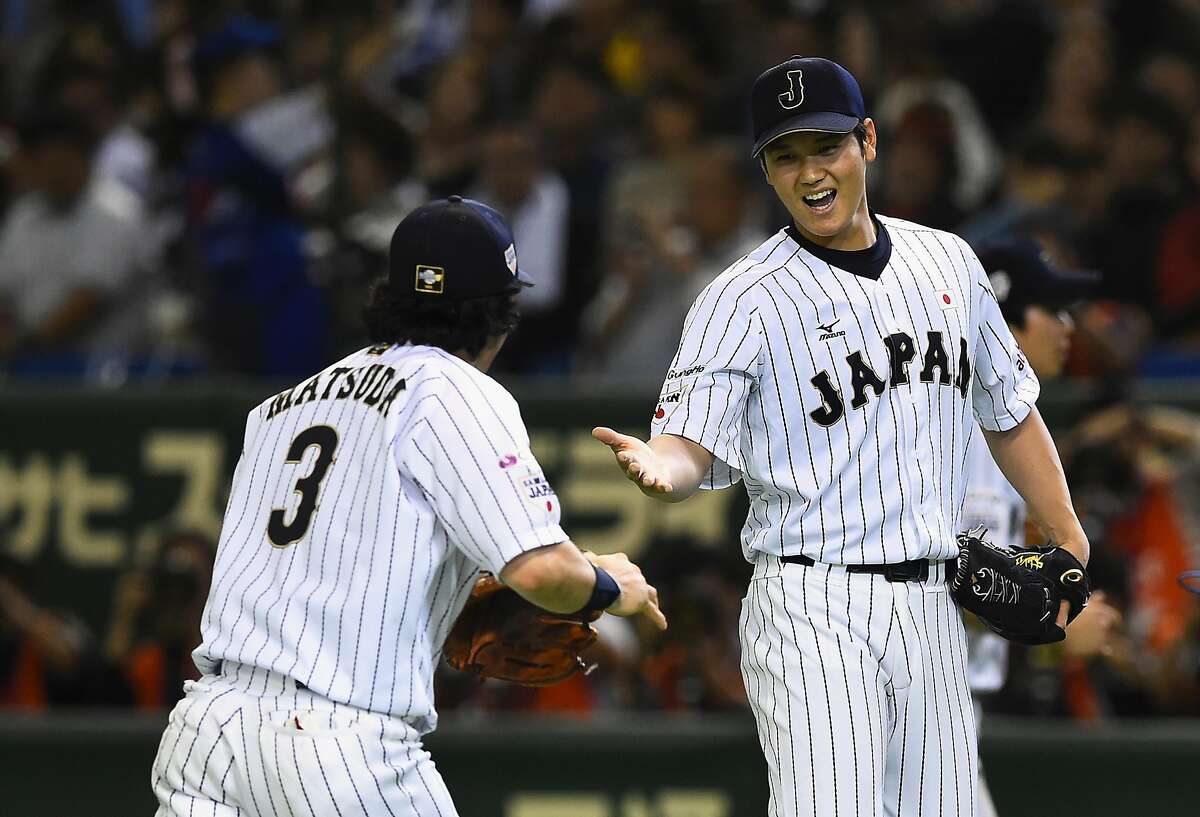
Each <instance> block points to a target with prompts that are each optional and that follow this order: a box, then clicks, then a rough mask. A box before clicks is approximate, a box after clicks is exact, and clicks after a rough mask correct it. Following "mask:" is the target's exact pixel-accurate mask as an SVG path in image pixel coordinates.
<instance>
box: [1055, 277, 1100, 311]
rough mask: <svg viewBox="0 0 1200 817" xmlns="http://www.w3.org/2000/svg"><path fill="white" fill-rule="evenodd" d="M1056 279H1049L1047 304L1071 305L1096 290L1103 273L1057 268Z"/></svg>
mask: <svg viewBox="0 0 1200 817" xmlns="http://www.w3.org/2000/svg"><path fill="white" fill-rule="evenodd" d="M1055 272H1056V273H1057V274H1056V275H1055V277H1054V280H1052V281H1047V282H1046V286H1045V287H1044V297H1043V299H1042V300H1044V301H1045V303H1046V305H1047V306H1069V305H1071V304H1073V303H1077V302H1079V301H1082V300H1084V299H1086V298H1087V297H1088V296H1089V295H1091V294H1092V293H1093V292H1095V291H1096V287H1097V286H1099V284H1100V279H1101V277H1102V276H1101V275H1100V273H1099V272H1097V271H1095V270H1064V269H1058V270H1055Z"/></svg>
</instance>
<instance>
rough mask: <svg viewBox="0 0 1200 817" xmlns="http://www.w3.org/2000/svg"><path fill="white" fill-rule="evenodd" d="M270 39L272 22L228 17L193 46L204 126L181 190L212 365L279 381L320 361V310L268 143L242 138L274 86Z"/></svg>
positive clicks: (277, 91) (320, 298) (274, 94)
mask: <svg viewBox="0 0 1200 817" xmlns="http://www.w3.org/2000/svg"><path fill="white" fill-rule="evenodd" d="M278 40H279V34H278V32H277V31H276V29H275V27H274V26H270V25H267V24H264V23H260V22H257V21H255V20H252V19H249V18H234V19H232V20H229V21H228V22H226V23H225V24H224V25H223V26H222V27H221V28H220V29H218V30H217V31H215V32H213V33H212V34H210V35H209V36H208V37H206V38H205V39H204V40H203V41H201V42H200V44H199V45H198V46H197V49H196V53H195V56H194V67H195V71H196V77H197V83H198V86H199V89H200V97H201V100H202V107H203V110H204V115H205V120H206V122H205V125H204V127H203V128H202V129H201V130H200V131H199V133H198V134H197V135H196V137H195V138H194V140H193V142H192V144H191V146H190V149H189V151H188V157H187V164H186V188H187V201H188V214H187V218H188V226H189V228H190V231H191V241H192V246H193V247H194V250H195V259H194V261H195V267H196V272H197V273H198V276H199V278H200V280H199V281H198V282H197V286H198V288H199V289H200V291H201V293H202V295H201V298H202V302H203V312H204V315H203V321H204V328H205V334H206V335H207V337H208V339H209V343H210V345H211V349H212V352H213V355H214V357H215V360H216V362H217V363H218V364H219V365H220V367H221V368H223V369H226V370H228V371H234V372H241V373H246V374H257V375H267V376H276V377H283V376H288V375H295V374H299V373H302V372H307V371H310V370H312V369H313V368H319V366H318V364H320V363H322V362H323V361H324V360H325V356H326V351H327V350H326V346H325V344H326V337H327V334H328V327H327V323H328V315H327V314H326V305H325V299H324V295H323V293H322V292H321V291H320V290H319V289H318V288H317V287H316V286H315V285H314V284H313V283H312V281H311V280H310V279H309V277H308V275H307V262H306V258H305V256H304V249H303V231H302V229H301V225H300V223H299V221H298V219H297V216H296V214H295V212H294V209H293V204H292V200H291V196H290V191H289V189H288V187H287V184H286V179H285V177H284V175H283V173H282V171H281V170H280V168H279V167H278V165H277V163H273V162H272V161H271V159H272V158H273V157H269V156H266V155H264V153H263V145H264V144H269V142H268V141H267V140H265V139H261V138H260V139H252V138H251V137H252V136H253V134H254V129H253V128H249V129H248V128H246V126H247V125H249V124H251V122H252V117H253V114H254V113H256V112H257V111H260V110H262V108H263V107H264V106H267V105H269V104H270V103H272V102H273V101H274V100H276V99H277V98H278V97H279V96H280V95H281V94H282V93H283V91H284V86H283V78H282V76H281V74H280V66H279V63H278V60H277V58H276V56H275V55H274V53H273V52H272V49H273V48H274V47H275V45H276V44H277V43H278ZM285 121H286V120H285ZM257 122H260V123H263V124H278V123H277V122H276V123H271V122H269V121H266V122H264V120H257ZM293 124H296V123H293ZM303 124H308V123H307V122H304V123H303ZM265 130H268V131H271V132H275V131H276V129H275V128H267V129H265ZM307 133H308V132H307V131H305V130H304V129H303V128H300V127H299V126H298V125H297V127H295V128H294V129H293V130H292V136H294V137H300V138H304V137H305V136H306V135H307Z"/></svg>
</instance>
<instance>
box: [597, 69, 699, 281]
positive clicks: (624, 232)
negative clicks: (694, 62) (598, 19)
mask: <svg viewBox="0 0 1200 817" xmlns="http://www.w3.org/2000/svg"><path fill="white" fill-rule="evenodd" d="M700 120H701V111H700V107H699V105H698V104H697V103H696V101H695V100H694V99H693V98H692V97H691V96H690V95H688V93H687V92H686V91H684V90H682V89H680V88H677V87H673V86H664V87H662V88H659V89H657V90H656V91H654V92H653V93H651V94H650V95H649V96H648V97H647V98H646V99H645V100H644V101H643V102H642V105H641V111H640V119H639V124H640V133H639V134H638V135H639V141H640V143H641V144H640V150H639V155H636V156H635V157H632V158H630V159H628V160H627V161H625V162H623V163H622V164H621V166H620V168H619V169H618V171H617V173H616V175H615V176H614V177H613V180H612V186H611V187H610V188H609V201H608V206H607V215H606V218H605V222H606V223H605V226H606V233H607V235H606V239H607V241H606V247H605V249H606V252H607V255H608V257H609V259H610V262H611V263H615V264H618V265H619V264H620V263H621V261H620V257H619V256H620V255H621V254H622V253H624V252H626V251H629V250H630V249H631V248H632V247H634V246H635V245H638V244H639V243H644V242H645V240H646V224H647V222H653V221H662V220H663V219H664V218H666V217H668V216H669V215H670V214H672V213H675V212H678V211H679V209H680V208H681V207H682V205H683V197H684V189H683V188H684V170H685V167H686V164H687V159H688V155H689V151H690V150H691V149H692V148H694V147H695V146H696V144H697V142H698V140H699V138H700V124H701V121H700Z"/></svg>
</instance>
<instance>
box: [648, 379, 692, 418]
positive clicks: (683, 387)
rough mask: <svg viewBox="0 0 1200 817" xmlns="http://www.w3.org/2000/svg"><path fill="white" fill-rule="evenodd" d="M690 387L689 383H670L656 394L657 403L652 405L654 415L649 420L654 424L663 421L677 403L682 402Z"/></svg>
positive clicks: (677, 406) (675, 407)
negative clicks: (661, 391)
mask: <svg viewBox="0 0 1200 817" xmlns="http://www.w3.org/2000/svg"><path fill="white" fill-rule="evenodd" d="M690 388H691V383H690V382H689V383H686V384H685V383H677V384H672V385H671V386H669V387H668V388H667V390H666V391H664V392H663V393H662V394H660V395H659V396H658V405H656V406H655V407H654V416H653V417H652V418H651V422H652V423H654V424H656V425H657V424H658V423H665V422H666V421H667V418H668V417H670V416H671V414H672V413H673V412H674V411H675V409H677V408H679V404H680V403H682V402H683V396H684V395H685V394H687V393H688V391H689V390H690Z"/></svg>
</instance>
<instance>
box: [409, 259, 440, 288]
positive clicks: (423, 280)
mask: <svg viewBox="0 0 1200 817" xmlns="http://www.w3.org/2000/svg"><path fill="white" fill-rule="evenodd" d="M445 286H446V270H444V269H443V268H442V267H433V266H430V265H429V264H417V282H416V285H415V286H414V287H413V288H414V289H415V290H416V291H417V292H422V293H424V294H426V295H441V294H442V290H443V289H444V288H445Z"/></svg>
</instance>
